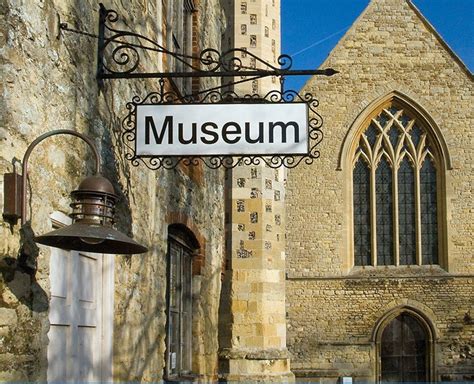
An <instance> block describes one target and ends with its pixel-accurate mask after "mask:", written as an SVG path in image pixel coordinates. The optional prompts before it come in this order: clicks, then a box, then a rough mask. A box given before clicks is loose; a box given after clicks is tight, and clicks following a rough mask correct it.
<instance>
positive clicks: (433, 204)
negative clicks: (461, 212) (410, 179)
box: [420, 159, 438, 264]
mask: <svg viewBox="0 0 474 384" xmlns="http://www.w3.org/2000/svg"><path fill="white" fill-rule="evenodd" d="M436 189H437V188H436V169H435V167H434V166H433V163H432V161H431V160H430V159H426V160H425V161H424V163H423V166H422V167H421V172H420V204H421V253H422V260H423V264H437V263H438V212H437V199H436Z"/></svg>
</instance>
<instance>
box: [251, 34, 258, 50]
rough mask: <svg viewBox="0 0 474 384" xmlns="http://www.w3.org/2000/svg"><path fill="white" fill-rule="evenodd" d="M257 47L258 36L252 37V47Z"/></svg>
mask: <svg viewBox="0 0 474 384" xmlns="http://www.w3.org/2000/svg"><path fill="white" fill-rule="evenodd" d="M256 46H257V35H250V47H252V48H255V47H256Z"/></svg>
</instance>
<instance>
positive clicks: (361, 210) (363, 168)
mask: <svg viewBox="0 0 474 384" xmlns="http://www.w3.org/2000/svg"><path fill="white" fill-rule="evenodd" d="M354 256H355V264H356V265H370V264H371V252H370V170H369V168H368V167H367V165H366V164H365V163H364V161H362V160H361V159H359V161H357V164H356V166H355V168H354Z"/></svg>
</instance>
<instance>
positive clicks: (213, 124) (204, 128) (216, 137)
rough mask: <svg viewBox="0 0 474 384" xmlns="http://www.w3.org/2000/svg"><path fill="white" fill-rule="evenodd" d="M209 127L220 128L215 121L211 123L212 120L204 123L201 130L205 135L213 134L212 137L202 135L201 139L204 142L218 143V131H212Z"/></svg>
mask: <svg viewBox="0 0 474 384" xmlns="http://www.w3.org/2000/svg"><path fill="white" fill-rule="evenodd" d="M207 127H211V128H212V129H217V128H218V127H217V124H215V123H211V122H206V123H204V124H203V125H202V127H201V131H202V133H203V134H204V135H209V136H212V139H207V138H205V137H201V141H202V142H203V143H204V144H215V143H217V140H219V135H218V134H217V132H214V131H211V130H210V129H208V128H207Z"/></svg>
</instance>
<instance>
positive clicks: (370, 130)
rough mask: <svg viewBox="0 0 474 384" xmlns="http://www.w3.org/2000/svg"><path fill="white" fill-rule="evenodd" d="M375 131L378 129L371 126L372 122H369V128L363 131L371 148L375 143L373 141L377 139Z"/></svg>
mask: <svg viewBox="0 0 474 384" xmlns="http://www.w3.org/2000/svg"><path fill="white" fill-rule="evenodd" d="M377 133H378V130H377V128H375V127H374V126H373V124H370V126H369V128H368V129H367V131H366V132H365V136H366V137H367V141H368V142H369V144H370V146H371V147H372V148H373V147H374V145H375V141H376V140H377Z"/></svg>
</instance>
